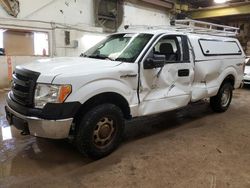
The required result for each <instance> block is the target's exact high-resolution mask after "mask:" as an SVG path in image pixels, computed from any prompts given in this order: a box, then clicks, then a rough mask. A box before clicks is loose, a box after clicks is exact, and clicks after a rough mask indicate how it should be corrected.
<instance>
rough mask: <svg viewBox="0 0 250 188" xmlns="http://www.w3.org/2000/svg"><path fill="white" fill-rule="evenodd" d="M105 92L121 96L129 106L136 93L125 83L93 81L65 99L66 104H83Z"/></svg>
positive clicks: (110, 80)
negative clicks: (74, 102)
mask: <svg viewBox="0 0 250 188" xmlns="http://www.w3.org/2000/svg"><path fill="white" fill-rule="evenodd" d="M106 92H114V93H117V94H120V95H121V96H123V97H124V98H125V99H126V100H127V102H128V104H131V102H132V99H133V95H134V94H135V93H136V91H134V90H132V89H131V88H130V87H128V86H127V85H126V84H125V83H123V82H121V81H119V80H115V79H105V80H95V81H93V82H89V83H87V84H86V85H84V86H82V87H80V88H79V89H78V90H76V91H74V92H73V93H71V94H70V96H69V97H68V98H67V100H66V102H70V101H79V102H80V103H81V104H83V103H85V102H86V101H87V100H89V99H90V98H92V97H94V96H96V95H98V94H101V93H106Z"/></svg>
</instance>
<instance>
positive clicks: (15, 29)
mask: <svg viewBox="0 0 250 188" xmlns="http://www.w3.org/2000/svg"><path fill="white" fill-rule="evenodd" d="M0 29H2V30H6V31H13V32H17V33H18V32H20V33H22V34H25V33H32V34H33V41H32V45H33V53H32V54H18V53H16V54H15V53H13V52H11V53H8V50H7V49H6V47H5V46H4V32H3V49H4V50H5V55H8V56H32V57H50V56H51V44H50V33H49V31H44V30H36V29H34V30H31V29H19V28H5V27H0ZM6 31H5V32H6ZM35 33H44V34H45V35H47V49H46V55H43V54H42V53H43V52H42V53H41V55H40V54H39V55H36V53H35Z"/></svg>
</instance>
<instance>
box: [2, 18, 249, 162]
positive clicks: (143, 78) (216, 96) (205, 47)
mask: <svg viewBox="0 0 250 188" xmlns="http://www.w3.org/2000/svg"><path fill="white" fill-rule="evenodd" d="M179 22H180V24H181V23H182V21H179ZM183 22H184V23H185V24H184V25H182V27H181V28H180V29H178V28H176V27H175V29H173V27H172V28H167V29H163V28H160V29H157V30H155V29H154V30H147V29H146V30H145V29H144V30H140V31H126V32H122V33H118V34H113V35H110V36H109V37H107V38H106V39H105V40H104V41H102V42H100V43H99V44H97V45H96V46H94V47H93V48H91V49H90V50H88V51H87V52H85V53H84V54H83V57H78V58H55V59H50V60H46V61H44V60H41V61H38V62H34V63H31V64H27V65H25V66H22V67H17V68H16V70H15V73H14V74H13V87H12V90H11V91H10V93H9V94H8V98H7V103H8V105H7V106H6V114H7V119H8V120H9V122H10V124H14V125H15V126H16V127H17V128H19V129H21V130H24V131H25V132H27V133H30V134H31V135H34V136H39V137H46V138H55V139H59V138H67V137H68V136H69V135H72V136H73V137H74V138H75V143H76V145H77V148H78V150H79V151H80V152H82V153H85V154H87V155H88V156H90V157H92V158H95V159H96V158H101V157H104V156H106V155H108V154H109V153H111V152H112V151H113V150H114V149H115V148H117V146H118V145H119V143H120V141H121V135H122V133H123V129H124V119H131V118H134V117H139V116H146V115H151V114H156V113H161V112H165V111H170V110H174V109H177V108H181V107H184V106H186V105H187V104H188V103H190V102H195V101H198V100H201V99H204V98H210V104H211V107H212V109H213V110H214V111H216V112H224V111H226V110H227V109H228V107H229V105H230V102H231V99H232V92H233V89H234V88H237V87H239V86H240V84H241V82H242V78H243V67H244V59H245V54H244V52H243V50H242V48H241V46H240V43H239V41H238V40H237V39H235V38H232V37H225V36H223V37H222V36H216V35H221V34H223V35H225V34H226V35H229V34H235V31H237V28H232V27H228V26H220V27H223V28H224V29H223V32H222V31H221V29H220V30H213V29H208V32H210V35H207V34H204V28H203V29H202V30H201V29H200V28H199V27H198V26H197V27H194V28H193V30H192V31H189V30H184V32H183V27H186V24H187V23H188V24H190V22H194V21H189V20H184V21H183ZM195 23H198V25H200V24H201V22H194V23H193V24H195ZM202 23H203V22H202ZM203 24H207V23H203ZM216 26H217V27H218V25H216ZM197 28H198V29H197ZM209 28H212V27H209ZM194 29H196V33H194ZM227 29H230V31H227ZM232 30H233V32H232ZM201 31H202V33H200V32H201ZM211 32H212V33H211ZM215 32H216V33H215ZM41 62H42V64H43V66H39V65H40V63H41Z"/></svg>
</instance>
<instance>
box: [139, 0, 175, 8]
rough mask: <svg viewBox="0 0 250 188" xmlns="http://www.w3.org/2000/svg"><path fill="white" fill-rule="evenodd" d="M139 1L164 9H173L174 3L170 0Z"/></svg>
mask: <svg viewBox="0 0 250 188" xmlns="http://www.w3.org/2000/svg"><path fill="white" fill-rule="evenodd" d="M141 1H144V2H147V3H150V4H153V5H157V6H161V7H165V8H168V9H172V8H174V2H173V1H170V0H163V1H161V0H154V1H152V0H141Z"/></svg>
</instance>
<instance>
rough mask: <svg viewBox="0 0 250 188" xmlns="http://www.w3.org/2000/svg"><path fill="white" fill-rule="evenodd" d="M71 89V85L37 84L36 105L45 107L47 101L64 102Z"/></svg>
mask: <svg viewBox="0 0 250 188" xmlns="http://www.w3.org/2000/svg"><path fill="white" fill-rule="evenodd" d="M71 91H72V89H71V85H50V84H37V86H36V91H35V97H34V102H35V107H36V108H43V107H44V106H45V105H46V104H47V103H63V102H64V101H65V99H66V98H67V97H68V96H69V94H70V93H71Z"/></svg>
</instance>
